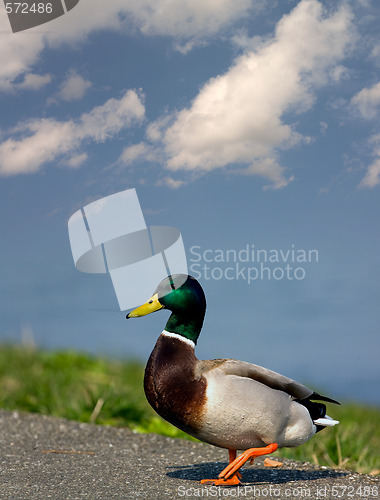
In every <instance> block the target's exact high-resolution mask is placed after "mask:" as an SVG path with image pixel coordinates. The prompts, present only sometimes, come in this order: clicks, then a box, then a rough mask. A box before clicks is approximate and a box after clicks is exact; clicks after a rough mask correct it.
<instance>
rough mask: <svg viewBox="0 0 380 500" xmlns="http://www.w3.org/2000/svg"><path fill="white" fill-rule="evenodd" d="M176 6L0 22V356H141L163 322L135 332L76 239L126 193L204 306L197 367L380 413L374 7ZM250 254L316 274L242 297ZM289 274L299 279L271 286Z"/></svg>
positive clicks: (228, 0)
mask: <svg viewBox="0 0 380 500" xmlns="http://www.w3.org/2000/svg"><path fill="white" fill-rule="evenodd" d="M178 6H179V2H175V1H174V0H171V1H164V0H154V1H153V0H140V1H132V0H131V1H125V0H124V1H121V0H117V1H114V2H112V5H109V4H106V3H105V2H100V1H95V0H80V2H79V4H78V5H77V6H76V7H75V8H74V9H72V10H71V11H70V12H68V13H67V14H66V15H64V16H62V17H61V18H59V19H56V20H54V21H51V22H49V23H48V24H45V25H42V26H40V27H37V28H33V29H30V30H28V31H25V32H20V33H15V34H13V33H12V32H11V30H10V25H9V21H8V19H7V17H6V14H5V11H4V9H1V10H0V37H1V44H0V203H1V235H2V236H1V242H2V244H1V247H0V252H1V262H2V266H1V271H0V272H1V285H0V286H1V318H2V321H1V329H0V338H1V339H4V340H5V339H8V340H9V339H11V340H14V341H17V342H20V341H21V340H22V339H24V340H25V339H26V338H29V337H31V336H32V337H33V338H34V341H35V342H36V343H37V344H38V345H41V346H43V347H47V348H67V347H69V348H77V349H81V350H86V351H89V352H93V353H101V354H102V353H105V354H108V355H110V356H123V357H131V356H132V357H138V358H140V359H142V360H144V359H146V358H147V357H148V356H149V353H150V350H151V349H152V347H153V345H154V342H155V339H156V337H157V336H158V334H159V333H160V331H161V330H162V328H163V326H164V324H165V320H166V317H167V312H160V313H159V314H155V315H152V316H149V317H147V318H144V319H140V320H135V321H132V320H131V321H130V322H128V323H127V322H126V321H125V319H124V317H125V313H122V312H120V311H119V310H118V306H117V301H116V298H115V294H114V291H113V289H112V285H111V282H110V280H109V279H108V278H107V277H105V276H101V275H87V274H82V273H79V272H78V271H77V270H76V269H75V267H74V264H73V261H72V256H71V251H70V246H69V240H68V234H67V221H68V219H69V217H70V216H71V215H72V214H73V213H74V212H75V211H76V210H78V209H79V208H80V207H82V206H84V205H86V204H87V203H90V202H91V201H94V200H96V199H99V198H102V197H104V196H107V195H110V194H113V193H115V192H118V191H122V190H124V189H128V188H133V187H134V188H136V190H137V193H138V196H139V199H140V203H141V206H142V207H143V210H144V214H145V220H146V222H147V224H148V225H169V226H170V225H171V226H174V227H177V228H178V229H180V231H181V233H182V237H183V240H184V244H185V248H186V251H187V256H188V261H189V267H190V272H192V271H193V274H197V273H198V274H197V276H199V278H200V282H201V284H202V286H203V287H204V289H205V292H206V297H207V301H208V310H207V315H206V321H205V326H204V331H203V333H202V335H201V337H200V340H199V344H198V347H197V354H198V356H199V357H200V358H214V357H233V358H239V359H244V360H246V361H251V362H254V363H257V364H262V365H264V366H267V367H269V368H272V369H274V370H277V371H280V372H282V373H284V374H286V375H288V376H291V377H294V378H297V379H298V380H300V381H302V382H306V383H308V384H309V385H311V386H313V387H315V388H321V389H323V390H324V391H325V392H328V393H329V394H330V395H331V396H332V397H341V398H344V399H360V400H362V401H368V402H374V403H377V404H380V399H379V394H378V385H379V382H380V380H379V379H380V373H379V363H378V356H379V298H380V297H379V295H380V294H379V278H380V276H379V274H380V273H379V255H380V241H379V200H380V197H379V189H380V127H379V115H380V71H379V69H380V42H379V38H378V26H379V17H380V6H379V5H378V3H377V2H375V1H372V2H371V1H369V0H368V1H367V0H361V1H342V2H329V1H326V2H318V1H315V0H301V1H290V0H289V1H284V2H276V1H269V2H268V1H266V2H264V1H261V0H239V1H237V0H224V1H221V2H214V1H212V0H203V1H202V2H198V1H194V0H192V1H190V0H189V1H187V0H186V1H183V2H181V6H180V7H178ZM247 245H248V246H249V247H251V246H252V245H254V246H255V248H256V249H262V250H266V251H267V252H270V251H271V250H272V251H276V252H280V250H281V251H282V252H283V253H286V252H287V251H288V250H292V249H293V250H294V251H301V252H302V251H305V252H308V251H309V250H316V251H317V252H318V260H317V261H315V260H312V261H311V262H298V263H297V262H295V263H289V262H277V263H276V262H271V263H266V264H265V265H266V266H267V267H269V269H270V271H268V272H267V274H266V275H265V274H264V275H263V279H260V277H259V278H257V279H255V280H252V281H251V283H248V279H247V277H246V276H247V272H246V273H245V274H244V272H243V273H240V274H239V273H238V272H237V271H236V265H238V266H240V268H239V269H240V271H241V267H244V266H247V267H253V268H257V266H259V264H260V263H256V262H250V263H248V264H247V263H244V262H241V261H239V262H234V263H232V264H231V262H226V261H225V262H218V261H217V257H216V255H217V254H218V255H219V256H220V255H225V254H226V252H227V251H228V250H235V251H236V252H239V250H242V249H244V248H246V247H247ZM194 248H196V252H197V253H198V254H199V253H200V254H201V257H200V262H195V259H199V257H195V256H194ZM217 250H218V251H219V252H217ZM204 252H206V253H204ZM230 254H231V253H230ZM272 254H273V252H272ZM298 255H299V254H298ZM210 257H213V258H214V261H212V262H210V263H209V262H206V260H209V259H210ZM286 264H289V265H291V266H292V265H293V264H294V268H297V267H300V268H301V271H298V273H299V274H298V276H302V279H294V278H293V279H289V277H284V278H281V279H278V278H279V277H280V275H281V269H284V268H285V266H286ZM205 265H206V266H209V269H208V270H205V269H204V268H203V267H202V266H205ZM231 265H232V267H233V268H234V269H235V270H232V271H231V270H229V271H227V268H228V267H231ZM234 266H235V267H234ZM276 268H280V271H275V269H276ZM207 273H208V274H207ZM276 273H277V274H276Z"/></svg>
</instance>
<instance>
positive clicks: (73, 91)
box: [56, 70, 92, 101]
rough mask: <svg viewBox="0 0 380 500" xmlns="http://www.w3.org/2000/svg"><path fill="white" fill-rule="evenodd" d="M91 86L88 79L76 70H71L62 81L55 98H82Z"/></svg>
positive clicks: (67, 99) (63, 99)
mask: <svg viewBox="0 0 380 500" xmlns="http://www.w3.org/2000/svg"><path fill="white" fill-rule="evenodd" d="M91 86H92V83H91V82H90V81H89V80H86V79H84V78H83V77H82V76H80V75H78V73H77V72H76V71H74V70H72V71H70V72H69V74H68V75H67V77H66V79H65V80H64V81H63V82H62V85H61V86H60V88H59V91H58V93H57V95H56V98H57V99H58V100H61V101H76V100H78V99H82V97H83V96H84V95H85V93H86V92H87V90H88V89H89V88H90V87H91Z"/></svg>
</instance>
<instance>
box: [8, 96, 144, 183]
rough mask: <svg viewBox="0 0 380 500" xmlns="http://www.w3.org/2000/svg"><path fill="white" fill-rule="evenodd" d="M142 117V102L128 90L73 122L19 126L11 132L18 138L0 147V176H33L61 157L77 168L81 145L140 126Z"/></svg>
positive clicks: (41, 121)
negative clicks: (67, 157) (78, 150)
mask: <svg viewBox="0 0 380 500" xmlns="http://www.w3.org/2000/svg"><path fill="white" fill-rule="evenodd" d="M144 114H145V108H144V104H143V102H142V100H141V98H140V97H139V96H138V95H137V93H136V92H135V91H133V90H128V91H127V92H125V94H124V95H123V96H122V97H121V98H120V99H109V100H108V101H107V102H105V103H104V104H103V105H102V106H98V107H96V108H94V109H92V110H91V111H90V112H89V113H85V114H82V115H81V116H80V118H79V119H78V120H76V121H74V120H69V121H66V122H59V121H57V120H54V119H50V118H43V119H36V120H31V121H28V122H26V123H21V124H19V125H18V126H17V127H15V128H14V129H13V130H12V131H11V133H12V134H13V135H18V136H19V137H18V138H16V139H15V138H13V137H10V138H9V139H7V140H5V141H4V142H2V143H0V175H15V174H20V173H31V172H36V171H38V170H39V169H40V168H41V167H42V166H43V165H44V164H46V163H49V162H52V161H54V160H56V159H57V158H59V157H60V156H62V155H70V158H71V159H69V160H68V161H67V163H68V165H69V166H71V167H75V166H78V165H79V163H78V162H80V161H84V160H85V158H84V156H83V153H82V154H81V155H78V153H77V149H78V148H79V146H80V145H82V144H83V143H86V142H88V141H95V142H104V141H105V140H107V139H110V138H112V137H113V136H115V135H116V134H117V133H118V132H120V131H121V130H122V129H124V128H126V127H129V126H130V125H132V124H133V123H135V122H141V120H142V119H143V118H144ZM70 162H71V164H70ZM75 164H76V165H75Z"/></svg>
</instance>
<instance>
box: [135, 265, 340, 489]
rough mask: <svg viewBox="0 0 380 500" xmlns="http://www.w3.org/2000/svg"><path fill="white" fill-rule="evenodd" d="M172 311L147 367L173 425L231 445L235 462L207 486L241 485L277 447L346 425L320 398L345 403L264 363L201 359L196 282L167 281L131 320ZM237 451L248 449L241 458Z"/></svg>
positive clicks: (154, 399)
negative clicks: (249, 468) (251, 466)
mask: <svg viewBox="0 0 380 500" xmlns="http://www.w3.org/2000/svg"><path fill="white" fill-rule="evenodd" d="M160 309H169V310H170V311H171V312H172V314H171V316H170V317H169V319H168V321H167V323H166V326H165V329H164V330H163V332H162V333H161V335H160V336H159V338H158V340H157V343H156V345H155V347H154V349H153V351H152V354H151V355H150V358H149V361H148V363H147V366H146V369H145V376H144V390H145V394H146V397H147V399H148V402H149V403H150V405H151V406H152V407H153V408H154V410H155V411H156V412H157V413H158V414H159V415H160V416H161V417H162V418H164V419H165V420H167V421H168V422H170V423H171V424H173V425H175V426H176V427H178V428H179V429H181V430H183V431H185V432H187V433H188V434H190V435H191V436H194V437H195V438H197V439H199V440H201V441H204V442H206V443H209V444H212V445H214V446H218V447H221V448H227V449H228V450H229V465H228V466H227V467H226V468H225V469H224V470H223V471H222V472H221V473H220V474H219V477H218V478H217V479H204V480H203V481H202V482H203V483H206V484H214V485H238V484H240V478H241V474H240V473H239V469H240V467H241V466H242V465H244V463H245V462H247V460H250V461H251V463H252V462H253V460H254V458H255V457H257V456H259V455H265V454H269V453H272V452H274V451H275V450H276V449H277V448H281V447H293V446H299V445H301V444H303V443H305V442H306V441H308V440H309V439H310V438H311V437H312V436H313V435H314V434H315V433H316V432H318V431H320V430H321V429H323V428H324V427H326V426H332V425H335V424H337V423H339V422H337V421H336V420H333V419H331V418H330V417H328V416H327V415H326V406H325V405H324V404H322V403H317V402H314V401H312V400H317V401H327V402H330V403H336V404H339V403H338V402H337V401H334V400H333V399H330V398H327V397H325V396H321V395H320V394H317V393H316V392H313V391H312V390H311V389H309V388H307V387H305V386H304V385H302V384H300V383H298V382H295V381H294V380H292V379H290V378H287V377H284V376H283V375H280V374H278V373H276V372H274V371H271V370H268V369H267V368H263V367H261V366H258V365H254V364H251V363H246V362H244V361H237V360H234V359H212V360H207V361H202V360H199V359H197V358H196V356H195V354H194V348H195V345H196V343H197V340H198V337H199V334H200V332H201V328H202V325H203V320H204V315H205V311H206V299H205V295H204V292H203V290H202V287H201V285H200V284H199V283H198V281H197V280H196V279H194V278H193V277H191V276H186V275H180V274H177V275H172V276H168V277H167V278H165V279H164V280H163V281H162V282H161V283H160V284H159V285H158V287H157V289H156V291H155V292H154V294H153V296H152V297H151V298H150V299H149V300H148V302H147V303H146V304H143V305H142V306H140V307H138V308H137V309H134V310H133V311H132V312H130V313H129V314H128V315H127V319H128V318H137V317H139V316H145V315H147V314H150V313H152V312H155V311H158V310H160ZM237 450H245V451H244V452H243V453H242V454H241V455H240V456H239V457H237V458H236V454H237V453H236V452H237Z"/></svg>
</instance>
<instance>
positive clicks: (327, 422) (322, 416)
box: [296, 392, 340, 432]
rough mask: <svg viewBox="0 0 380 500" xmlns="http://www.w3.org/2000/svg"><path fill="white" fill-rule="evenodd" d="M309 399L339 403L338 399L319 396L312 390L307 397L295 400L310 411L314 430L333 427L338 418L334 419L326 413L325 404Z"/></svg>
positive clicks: (337, 422)
mask: <svg viewBox="0 0 380 500" xmlns="http://www.w3.org/2000/svg"><path fill="white" fill-rule="evenodd" d="M310 399H317V400H319V401H327V402H329V403H334V404H337V405H339V404H340V403H339V402H338V401H335V400H334V399H330V398H327V397H325V396H321V395H320V394H317V393H316V392H313V394H312V395H311V396H309V397H308V398H305V399H297V400H296V401H297V403H300V404H301V405H303V406H304V407H305V408H307V410H308V412H309V413H310V417H311V419H312V421H313V423H314V425H315V426H316V428H317V431H316V432H318V431H321V430H322V429H324V428H325V427H333V426H334V425H337V424H339V421H338V420H334V419H333V418H331V417H329V416H328V415H326V405H324V404H323V403H316V402H314V401H310Z"/></svg>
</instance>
